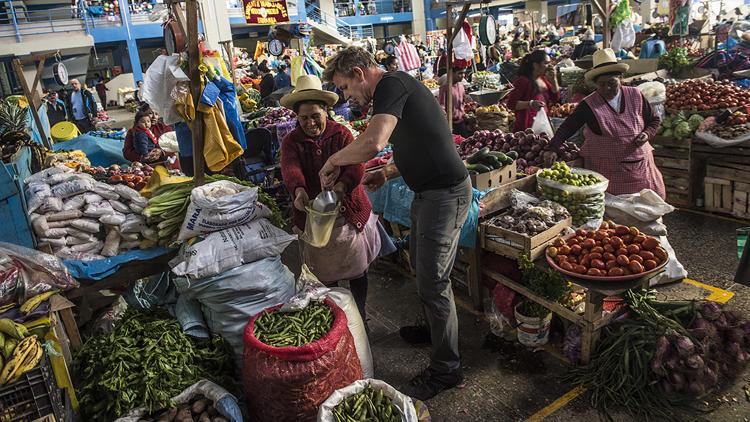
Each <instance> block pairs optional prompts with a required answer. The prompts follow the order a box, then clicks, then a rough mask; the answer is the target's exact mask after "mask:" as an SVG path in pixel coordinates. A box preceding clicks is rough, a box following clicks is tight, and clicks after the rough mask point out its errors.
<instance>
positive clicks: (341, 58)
mask: <svg viewBox="0 0 750 422" xmlns="http://www.w3.org/2000/svg"><path fill="white" fill-rule="evenodd" d="M377 66H378V64H377V63H376V62H375V57H373V56H372V54H370V53H369V52H368V51H367V50H365V49H364V48H362V47H346V48H344V49H342V50H340V51H339V52H338V53H336V55H334V56H333V57H331V58H330V60H328V62H327V63H326V68H325V70H324V71H323V78H322V79H323V80H324V81H327V82H332V81H333V75H334V74H336V73H338V74H339V75H341V76H345V77H351V76H352V75H353V74H354V68H355V67H358V68H360V69H362V70H365V69H367V68H368V67H377Z"/></svg>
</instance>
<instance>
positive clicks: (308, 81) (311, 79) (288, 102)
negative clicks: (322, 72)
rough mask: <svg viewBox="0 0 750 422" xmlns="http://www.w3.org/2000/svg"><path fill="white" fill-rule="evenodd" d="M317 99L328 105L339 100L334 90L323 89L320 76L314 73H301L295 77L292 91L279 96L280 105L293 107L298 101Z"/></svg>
mask: <svg viewBox="0 0 750 422" xmlns="http://www.w3.org/2000/svg"><path fill="white" fill-rule="evenodd" d="M306 100H317V101H322V102H324V103H326V104H328V106H329V107H330V106H333V105H334V104H336V102H337V101H338V100H339V96H338V94H336V93H335V92H330V91H324V90H323V84H322V83H321V82H320V78H318V77H317V76H315V75H302V76H300V77H299V78H297V86H296V87H295V88H294V91H292V92H290V93H289V94H286V95H284V96H283V97H281V101H280V102H281V105H282V106H284V107H286V108H288V109H293V108H294V105H295V104H297V103H298V102H300V101H306Z"/></svg>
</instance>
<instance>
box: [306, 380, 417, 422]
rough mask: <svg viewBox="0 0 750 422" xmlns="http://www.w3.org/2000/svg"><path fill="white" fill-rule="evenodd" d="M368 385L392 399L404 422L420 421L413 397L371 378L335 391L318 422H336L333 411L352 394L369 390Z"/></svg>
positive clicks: (322, 409) (319, 410)
mask: <svg viewBox="0 0 750 422" xmlns="http://www.w3.org/2000/svg"><path fill="white" fill-rule="evenodd" d="M368 385H371V386H372V387H374V388H379V389H381V390H383V393H384V394H385V395H386V396H388V397H390V398H391V400H392V401H393V404H394V405H395V406H396V407H397V408H398V410H399V411H400V412H401V421H402V422H418V421H419V419H418V418H417V410H416V409H415V408H414V402H413V401H412V399H411V397H409V396H407V395H406V394H403V393H401V392H399V391H398V390H396V389H395V388H393V387H391V386H390V385H388V383H386V382H385V381H380V380H375V379H371V378H370V379H364V380H358V381H354V382H353V383H351V384H349V385H347V386H346V387H344V388H340V389H338V390H336V391H334V392H333V394H331V395H330V396H328V398H327V399H326V401H324V402H323V404H321V405H320V408H319V409H318V422H336V417H334V416H333V409H334V408H335V407H336V406H337V405H338V404H339V403H341V401H342V400H344V399H345V398H347V397H349V396H351V395H352V394H357V393H359V392H361V391H362V390H364V389H365V388H367V386H368Z"/></svg>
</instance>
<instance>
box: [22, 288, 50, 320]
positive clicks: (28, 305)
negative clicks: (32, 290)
mask: <svg viewBox="0 0 750 422" xmlns="http://www.w3.org/2000/svg"><path fill="white" fill-rule="evenodd" d="M56 293H57V290H50V291H48V292H44V293H42V294H38V295H36V296H34V297H32V298H31V299H29V300H27V301H26V302H24V303H23V305H21V313H22V314H23V315H28V314H30V313H32V312H34V309H36V308H37V307H38V306H39V305H41V304H42V302H44V301H45V300H47V299H49V298H50V297H52V296H53V295H55V294H56Z"/></svg>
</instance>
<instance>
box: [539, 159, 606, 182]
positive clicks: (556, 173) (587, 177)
mask: <svg viewBox="0 0 750 422" xmlns="http://www.w3.org/2000/svg"><path fill="white" fill-rule="evenodd" d="M538 176H539V177H542V178H545V179H549V180H554V181H555V182H558V183H564V184H566V185H571V186H593V185H595V184H597V183H601V180H600V179H599V178H598V177H596V176H594V175H593V174H584V173H573V172H572V171H571V170H570V167H568V165H567V164H566V163H565V162H564V161H558V162H556V163H555V164H553V165H552V168H549V169H544V170H542V171H541V172H540V173H539V175H538Z"/></svg>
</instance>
